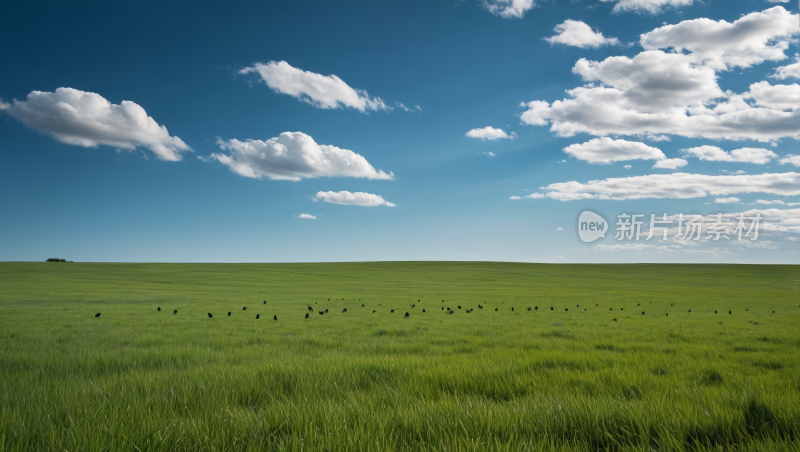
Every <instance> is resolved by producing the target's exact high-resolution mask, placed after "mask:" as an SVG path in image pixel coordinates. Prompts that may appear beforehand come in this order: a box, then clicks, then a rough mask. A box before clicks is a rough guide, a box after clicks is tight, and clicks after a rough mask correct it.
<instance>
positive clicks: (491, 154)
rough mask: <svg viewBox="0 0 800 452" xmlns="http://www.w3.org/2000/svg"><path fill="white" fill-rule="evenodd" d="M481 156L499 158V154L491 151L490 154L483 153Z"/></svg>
mask: <svg viewBox="0 0 800 452" xmlns="http://www.w3.org/2000/svg"><path fill="white" fill-rule="evenodd" d="M481 154H483V155H487V156H489V157H497V154H495V153H494V152H492V151H489V152H481Z"/></svg>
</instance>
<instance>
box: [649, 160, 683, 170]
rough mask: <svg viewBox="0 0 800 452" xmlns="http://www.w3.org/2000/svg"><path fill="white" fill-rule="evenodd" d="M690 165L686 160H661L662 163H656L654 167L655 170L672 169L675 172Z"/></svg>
mask: <svg viewBox="0 0 800 452" xmlns="http://www.w3.org/2000/svg"><path fill="white" fill-rule="evenodd" d="M688 164H689V162H687V161H686V160H684V159H666V160H660V161H658V162H656V164H655V165H653V168H654V169H655V168H660V169H672V170H674V169H678V168H680V167H682V166H686V165H688Z"/></svg>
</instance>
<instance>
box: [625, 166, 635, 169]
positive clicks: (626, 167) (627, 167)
mask: <svg viewBox="0 0 800 452" xmlns="http://www.w3.org/2000/svg"><path fill="white" fill-rule="evenodd" d="M623 168H625V169H631V168H633V167H632V166H630V165H625V166H623Z"/></svg>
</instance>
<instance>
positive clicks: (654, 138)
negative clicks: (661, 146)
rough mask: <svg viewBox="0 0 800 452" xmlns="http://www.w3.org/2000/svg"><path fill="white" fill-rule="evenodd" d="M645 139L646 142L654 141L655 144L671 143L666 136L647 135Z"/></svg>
mask: <svg viewBox="0 0 800 452" xmlns="http://www.w3.org/2000/svg"><path fill="white" fill-rule="evenodd" d="M647 139H648V140H650V141H655V142H659V141H672V140H670V139H669V137H668V136H666V135H647Z"/></svg>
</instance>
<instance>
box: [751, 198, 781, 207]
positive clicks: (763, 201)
mask: <svg viewBox="0 0 800 452" xmlns="http://www.w3.org/2000/svg"><path fill="white" fill-rule="evenodd" d="M756 204H767V205H769V204H780V205H784V206H785V205H786V203H785V202H783V201H781V200H780V199H775V200H772V201H766V200H763V199H759V200H758V201H756Z"/></svg>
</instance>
